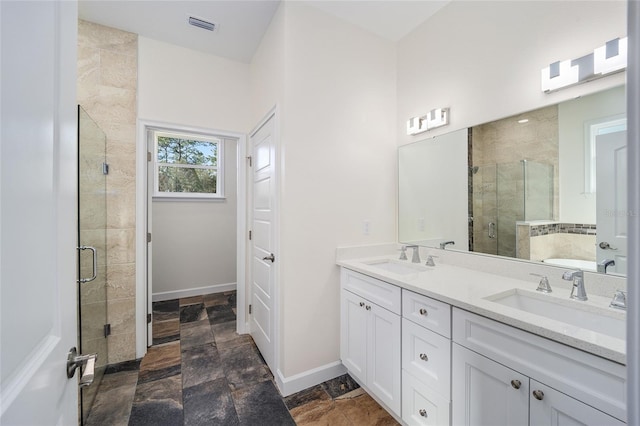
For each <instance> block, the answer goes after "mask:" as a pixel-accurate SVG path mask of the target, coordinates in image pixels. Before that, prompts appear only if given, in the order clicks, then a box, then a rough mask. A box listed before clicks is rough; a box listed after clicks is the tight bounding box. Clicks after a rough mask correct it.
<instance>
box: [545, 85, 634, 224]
mask: <svg viewBox="0 0 640 426" xmlns="http://www.w3.org/2000/svg"><path fill="white" fill-rule="evenodd" d="M625 103H626V96H625V88H624V86H620V87H616V88H614V89H611V90H607V91H605V92H601V93H596V94H593V95H590V96H584V97H581V98H579V99H574V100H571V101H568V102H563V103H561V104H560V105H559V106H558V133H559V141H560V150H559V154H560V155H559V157H560V158H559V160H560V161H559V169H560V170H559V171H560V221H562V222H567V223H593V224H595V223H596V193H585V185H584V177H585V171H584V167H585V160H584V158H585V152H584V151H585V128H584V126H585V122H587V121H590V120H595V119H599V118H605V117H611V116H614V115H617V114H624V113H625V112H626V104H625Z"/></svg>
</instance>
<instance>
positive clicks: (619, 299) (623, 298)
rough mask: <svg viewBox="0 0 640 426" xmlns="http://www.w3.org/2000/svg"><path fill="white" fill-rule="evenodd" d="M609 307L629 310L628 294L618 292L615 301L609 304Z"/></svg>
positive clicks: (614, 296) (614, 297)
mask: <svg viewBox="0 0 640 426" xmlns="http://www.w3.org/2000/svg"><path fill="white" fill-rule="evenodd" d="M609 306H610V307H612V308H616V309H623V310H625V311H626V310H627V293H626V292H625V291H622V290H616V292H615V294H614V295H613V300H611V303H609Z"/></svg>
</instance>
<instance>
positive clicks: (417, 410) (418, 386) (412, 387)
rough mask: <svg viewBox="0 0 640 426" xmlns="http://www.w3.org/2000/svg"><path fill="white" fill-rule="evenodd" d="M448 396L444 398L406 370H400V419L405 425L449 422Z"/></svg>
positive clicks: (445, 423)
mask: <svg viewBox="0 0 640 426" xmlns="http://www.w3.org/2000/svg"><path fill="white" fill-rule="evenodd" d="M449 405H450V403H449V398H445V397H443V396H441V395H439V394H437V393H436V392H434V391H433V390H431V389H429V387H427V386H425V385H424V384H423V383H422V382H420V380H418V379H416V378H415V377H413V376H412V375H411V374H409V373H408V372H406V371H403V372H402V420H403V421H404V423H406V424H407V425H420V426H422V425H434V426H442V425H448V424H449V412H450V411H449Z"/></svg>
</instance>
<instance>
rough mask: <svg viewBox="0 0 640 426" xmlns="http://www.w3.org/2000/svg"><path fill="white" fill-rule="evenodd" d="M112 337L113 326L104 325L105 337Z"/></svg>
mask: <svg viewBox="0 0 640 426" xmlns="http://www.w3.org/2000/svg"><path fill="white" fill-rule="evenodd" d="M110 335H111V324H105V325H104V337H108V336H110Z"/></svg>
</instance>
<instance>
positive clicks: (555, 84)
mask: <svg viewBox="0 0 640 426" xmlns="http://www.w3.org/2000/svg"><path fill="white" fill-rule="evenodd" d="M626 67H627V38H626V37H625V38H616V39H613V40H610V41H608V42H607V43H606V44H605V45H604V46H600V47H598V48H597V49H594V51H593V53H590V54H588V55H585V56H583V57H581V58H577V59H573V60H571V59H567V60H566V61H558V62H554V63H552V64H550V65H549V66H548V67H546V68H543V69H542V74H541V75H542V91H543V92H546V93H549V92H553V91H555V90H558V89H563V88H565V87H569V86H573V85H574V84H578V83H584V82H586V81H590V80H595V79H597V78H601V77H604V76H605V75H608V74H612V73H615V72H620V71H623V70H624V69H625V68H626Z"/></svg>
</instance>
